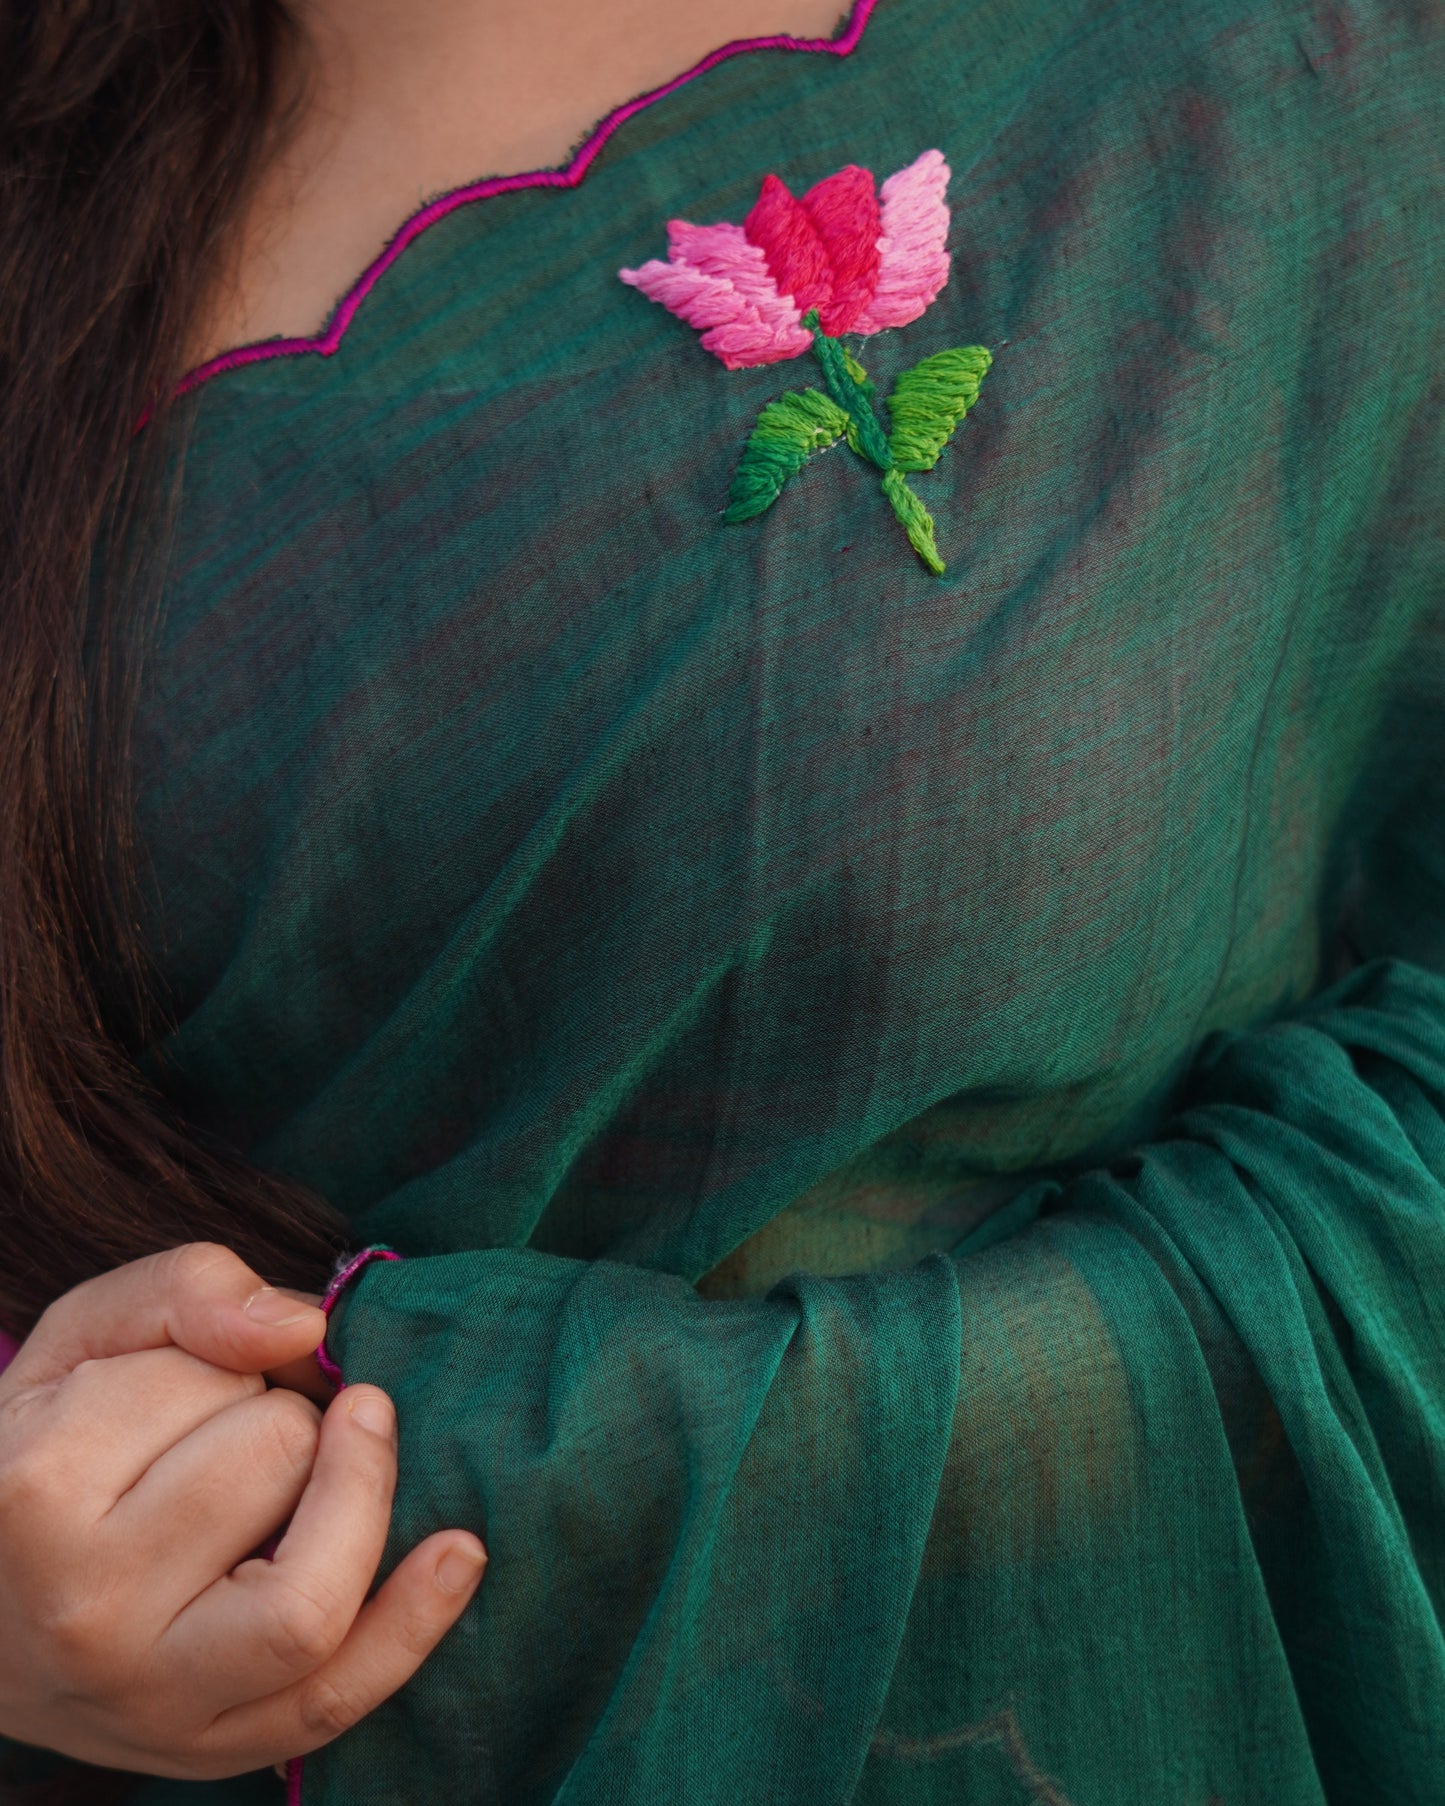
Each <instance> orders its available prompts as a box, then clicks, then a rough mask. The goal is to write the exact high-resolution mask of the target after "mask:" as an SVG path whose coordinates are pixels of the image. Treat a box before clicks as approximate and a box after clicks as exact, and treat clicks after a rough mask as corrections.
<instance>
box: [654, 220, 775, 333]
mask: <svg viewBox="0 0 1445 1806" xmlns="http://www.w3.org/2000/svg"><path fill="white" fill-rule="evenodd" d="M667 237H668V243H669V246H670V250H669V252H668V255H669V256H670V257H671V258H672V260H673V262H674V263H688V264H691V265H692V267H693V268H694V269H695V270H702V271H703V272H704V273H705V274H706V275H709V276H722V277H724V278H725V279H726V280H727V281H728V282H730V283H732V285H733V287H734V288H735V289H736V290H737V291H738V293H739V294H740V295H741V296H742V297H743V299H744V300H745V301H746V302H747V303H748V305H749V306H750V307H754V308H756V309H757V311H758V312H759V313H760V314H761V315H762V317H763V318H764V319H765V320H771V321H773V322H774V323H775V324H776V325H777V326H778V327H779V328H780V329H781V328H784V327H789V326H796V325H797V324H798V322H799V320H801V319H802V317H803V316H802V314H801V312H800V311H799V309H798V308H796V307H795V306H794V305H793V303H792V301H791V300H790V299H789V298H788V297H787V296H786V295H782V294H780V293H779V292H778V285H777V283H776V282H774V281H773V278H772V276H771V274H770V273H769V270H768V260H767V257H766V256H765V255H764V254H763V252H762V250H761V249H760V248H759V247H758V246H757V245H754V244H749V243H748V236H747V233H746V232H744V231H743V229H742V227H741V226H731V225H726V224H724V225H720V226H694V225H692V224H691V223H690V222H689V221H688V220H685V219H674V220H669V221H668V224H667Z"/></svg>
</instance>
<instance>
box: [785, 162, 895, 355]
mask: <svg viewBox="0 0 1445 1806" xmlns="http://www.w3.org/2000/svg"><path fill="white" fill-rule="evenodd" d="M803 205H804V207H806V208H807V210H808V217H809V218H810V219H811V220H812V222H813V225H814V228H815V229H816V231H817V234H818V237H819V239H820V240H821V241H822V244H823V248H824V250H825V251H826V252H827V254H828V261H829V263H830V264H831V265H832V270H833V292H832V294H831V295H830V296H829V298H828V303H827V305H826V306H825V307H823V308H821V309H820V310H819V313H820V316H821V318H822V322H823V330H824V332H828V333H835V334H836V333H840V332H849V331H851V330H852V327H853V323H854V322H855V321H856V320H858V319H860V318H861V317H862V316H863V314H864V313H865V312H866V311H867V308H868V303H869V302H870V301H871V300H872V299H873V291H874V290H875V289H876V288H877V286H878V235H879V232H880V231H881V229H882V227H881V222H880V220H879V216H878V196H877V194H876V193H875V191H874V184H873V172H872V171H871V170H868V169H860V168H859V167H858V165H857V164H856V163H850V164H848V165H847V167H846V168H844V169H840V170H838V171H837V173H836V174H834V175H831V176H827V177H825V178H824V180H823V181H821V182H817V183H815V184H814V186H813V187H812V188H810V189H809V190H808V192H807V193H806V194H805V195H804V196H803Z"/></svg>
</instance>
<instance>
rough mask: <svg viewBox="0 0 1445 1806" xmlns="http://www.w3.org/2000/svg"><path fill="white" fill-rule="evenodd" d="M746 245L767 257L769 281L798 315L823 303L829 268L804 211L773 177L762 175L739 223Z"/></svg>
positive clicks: (830, 279)
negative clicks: (756, 193)
mask: <svg viewBox="0 0 1445 1806" xmlns="http://www.w3.org/2000/svg"><path fill="white" fill-rule="evenodd" d="M743 230H744V231H745V232H746V233H747V235H748V239H749V241H750V243H752V244H755V245H758V246H759V247H760V248H761V249H762V250H763V251H764V252H765V253H766V256H767V259H768V268H769V270H771V272H772V275H773V280H774V281H775V282H776V283H777V285H778V288H779V289H780V290H781V291H782V293H783V294H785V295H788V296H790V297H791V298H792V300H793V301H794V302H795V303H796V305H797V308H798V312H799V313H800V314H805V313H807V311H808V309H809V308H810V307H817V308H823V307H826V306H827V305H828V302H829V300H830V299H831V297H832V293H833V266H832V263H831V261H830V260H829V257H828V253H827V251H826V249H825V248H824V245H823V241H822V239H821V238H820V237H819V236H818V228H817V227H816V226H815V225H814V224H813V221H812V218H811V216H810V215H809V213H808V209H807V208H806V207H805V206H804V205H803V203H802V202H801V201H800V200H798V199H797V197H796V196H795V195H793V194H791V193H789V191H788V186H787V184H786V183H785V182H783V181H780V180H779V178H778V177H777V176H764V177H763V188H762V193H761V194H760V195H759V196H758V198H757V200H756V201H754V203H753V206H752V210H751V212H750V213H749V214H748V217H747V218H746V219H745V220H744V221H743Z"/></svg>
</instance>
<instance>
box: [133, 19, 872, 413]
mask: <svg viewBox="0 0 1445 1806" xmlns="http://www.w3.org/2000/svg"><path fill="white" fill-rule="evenodd" d="M877 4H878V0H853V10H852V12H851V13H850V14H849V16H848V24H847V28H846V29H845V30H844V32H843V35H842V36H841V37H838V38H793V37H788V36H786V35H782V36H777V37H771V38H738V39H736V40H735V41H734V42H733V43H731V44H724V45H723V46H722V48H721V49H720V50H714V51H711V52H710V53H709V54H708V55H707V56H705V57H704V58H703V59H702V61H701V62H700V63H694V64H693V66H692V68H691V69H688V70H686V71H684V73H683V74H681V75H676V76H674V77H673V79H672V80H671V81H669V82H664V83H663V84H662V86H661V87H660V88H653V89H652V90H651V91H650V92H649V93H647V94H639V95H638V96H637V97H636V99H634V100H628V101H624V102H623V104H622V105H621V106H620V107H614V108H613V110H612V111H611V112H610V113H609V114H608V115H607V117H606V118H605V119H604V120H603V121H602V123H601V125H599V126H598V127H597V129H596V130H595V131H594V132H592V134H591V135H590V136H589V137H588V138H586V139H585V140H584V141H583V143H582V146H581V148H580V149H579V150H578V152H577V154H576V156H574V157H573V159H572V161H571V162H570V163H569V164H568V165H567V167H566V168H565V169H534V170H530V171H528V172H527V174H525V175H515V176H488V177H487V179H486V180H485V181H482V182H468V183H467V184H466V186H465V187H462V188H453V189H450V190H449V191H448V192H447V193H446V194H443V195H438V196H437V198H436V200H434V201H428V203H427V204H426V206H425V207H422V208H420V209H419V210H418V211H417V212H416V213H413V214H412V216H411V218H410V219H408V220H407V221H406V222H405V223H404V224H403V225H402V226H401V228H400V230H399V231H398V232H397V233H396V235H395V236H394V237H393V238H392V239H391V241H390V242H389V243H388V244H387V246H386V249H385V250H384V251H382V252H381V253H380V255H379V256H378V257H376V258H375V259H374V261H373V262H371V263H370V264H368V265H367V267H366V269H364V270H363V271H362V273H361V275H360V276H359V277H358V278H357V280H356V281H355V282H354V283H353V284H352V286H351V287H350V288H349V289H348V290H347V291H346V293H345V294H344V295H343V296H342V298H341V300H340V301H338V302H337V304H336V308H335V310H334V312H333V313H332V315H331V318H330V319H329V320H328V321H327V323H326V327H325V330H324V331H323V332H322V333H321V334H320V335H319V337H317V338H312V339H306V338H301V339H284V338H277V339H258V340H257V341H256V342H255V343H254V344H250V345H238V346H237V347H236V348H235V350H233V351H223V352H221V353H220V354H219V355H218V356H216V357H213V358H210V359H208V360H207V361H206V362H205V363H204V364H197V365H196V367H195V369H194V370H189V371H187V373H186V374H185V375H184V376H183V377H182V378H181V380H180V381H179V382H178V383H177V384H176V389H175V393H176V394H177V395H184V394H186V393H187V392H188V391H189V390H191V389H198V388H199V387H200V386H201V384H202V383H205V382H209V381H210V380H211V378H212V377H213V376H219V375H220V374H221V373H222V371H224V370H236V369H239V368H240V367H241V366H242V365H243V364H261V363H265V362H266V361H267V360H268V359H270V358H273V357H300V356H303V355H304V354H306V353H307V352H315V353H316V355H317V356H318V357H331V356H333V355H334V354H335V352H336V351H338V350H339V349H340V346H341V341H342V340H343V339H344V338H345V337H346V332H347V328H348V327H349V326H350V325H351V322H352V321H353V320H354V319H355V318H356V314H357V310H358V309H359V308H360V306H361V304H362V302H363V301H364V300H365V299H366V297H367V296H368V295H369V294H370V293H371V291H372V289H374V288H375V287H376V285H377V283H378V282H379V281H380V280H381V278H382V277H383V276H384V275H385V274H386V272H387V271H388V270H389V269H390V268H391V266H392V265H393V264H394V263H395V262H396V260H397V258H398V257H400V256H401V254H402V252H403V251H405V250H406V248H407V246H408V245H409V244H411V243H412V241H413V240H414V239H417V238H420V237H421V235H422V233H423V232H425V231H426V229H427V228H428V226H434V225H435V224H436V223H437V221H438V220H440V219H445V218H446V216H447V215H448V214H449V213H454V212H455V211H456V210H457V208H458V207H466V206H469V205H470V204H471V203H472V202H473V201H486V200H490V199H491V198H492V196H493V195H497V194H510V193H511V192H512V190H514V189H518V188H576V187H577V185H578V184H579V183H580V182H581V180H582V178H583V177H584V176H585V175H586V174H587V171H588V170H589V169H590V168H591V166H592V164H593V163H594V162H595V161H596V159H597V156H598V153H599V152H600V151H601V149H602V147H603V145H604V144H606V142H607V140H608V139H609V138H610V137H611V136H612V134H613V133H614V132H615V131H616V130H617V129H618V127H619V126H622V125H625V124H626V123H627V121H628V120H629V119H631V118H632V117H633V116H634V115H635V114H637V113H641V112H642V111H644V109H645V108H647V107H650V106H653V105H655V104H656V102H658V101H659V100H664V99H665V98H666V97H667V96H668V95H669V94H675V93H676V92H677V90H678V89H679V88H682V87H685V86H686V85H687V83H688V82H690V81H696V79H697V78H698V76H700V75H706V73H707V72H708V70H709V69H714V68H716V67H717V65H718V64H719V63H725V62H727V61H729V60H730V59H731V58H732V57H735V56H745V55H748V54H750V53H751V52H753V51H755V50H804V51H810V52H816V53H819V54H822V55H825V56H850V55H851V54H852V53H853V51H854V50H856V49H857V48H858V45H859V42H860V41H861V39H862V37H863V33H864V30H865V29H866V27H867V24H868V20H869V18H870V16H871V15H872V13H873V10H874V8H875V7H876V6H877ZM140 424H141V425H144V424H145V423H144V421H142V422H141V423H140Z"/></svg>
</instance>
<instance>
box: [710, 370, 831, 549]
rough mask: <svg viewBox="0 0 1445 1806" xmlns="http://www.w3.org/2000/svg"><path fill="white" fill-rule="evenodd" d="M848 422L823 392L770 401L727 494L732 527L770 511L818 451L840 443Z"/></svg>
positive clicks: (808, 391)
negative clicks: (784, 489) (792, 479)
mask: <svg viewBox="0 0 1445 1806" xmlns="http://www.w3.org/2000/svg"><path fill="white" fill-rule="evenodd" d="M848 424H849V422H848V416H847V414H845V413H844V411H843V409H842V408H840V407H839V406H838V404H837V402H835V401H833V400H831V399H830V398H829V397H828V396H826V395H824V394H823V393H822V392H821V391H820V390H818V389H789V390H788V391H787V393H786V394H784V395H780V396H779V397H778V399H777V400H776V401H770V402H769V403H768V405H767V406H766V407H765V408H764V409H763V411H762V413H761V414H759V415H758V419H757V424H756V426H754V428H753V430H752V432H751V433H749V435H748V442H747V444H746V445H745V446H744V447H743V452H742V456H741V457H740V458H739V459H738V467H737V469H736V470H735V471H734V472H733V480H732V483H731V485H730V487H729V489H728V505H727V509H726V511H725V513H724V515H723V519H724V520H727V521H740V520H752V519H754V518H755V517H756V516H757V515H759V514H762V513H765V512H766V510H767V509H769V508H771V507H772V505H773V503H774V502H775V501H777V499H778V497H779V496H780V495H781V494H782V491H783V485H784V484H785V483H786V482H787V480H788V478H789V477H792V476H796V475H797V474H798V472H799V471H800V470H801V469H802V468H803V466H804V465H805V464H806V463H807V461H808V459H809V458H810V457H811V456H812V455H813V453H814V452H815V451H822V450H823V449H824V448H825V447H826V446H829V445H832V444H833V443H834V442H835V441H836V440H838V439H841V438H842V437H843V434H844V433H845V432H846V431H847V430H848Z"/></svg>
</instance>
